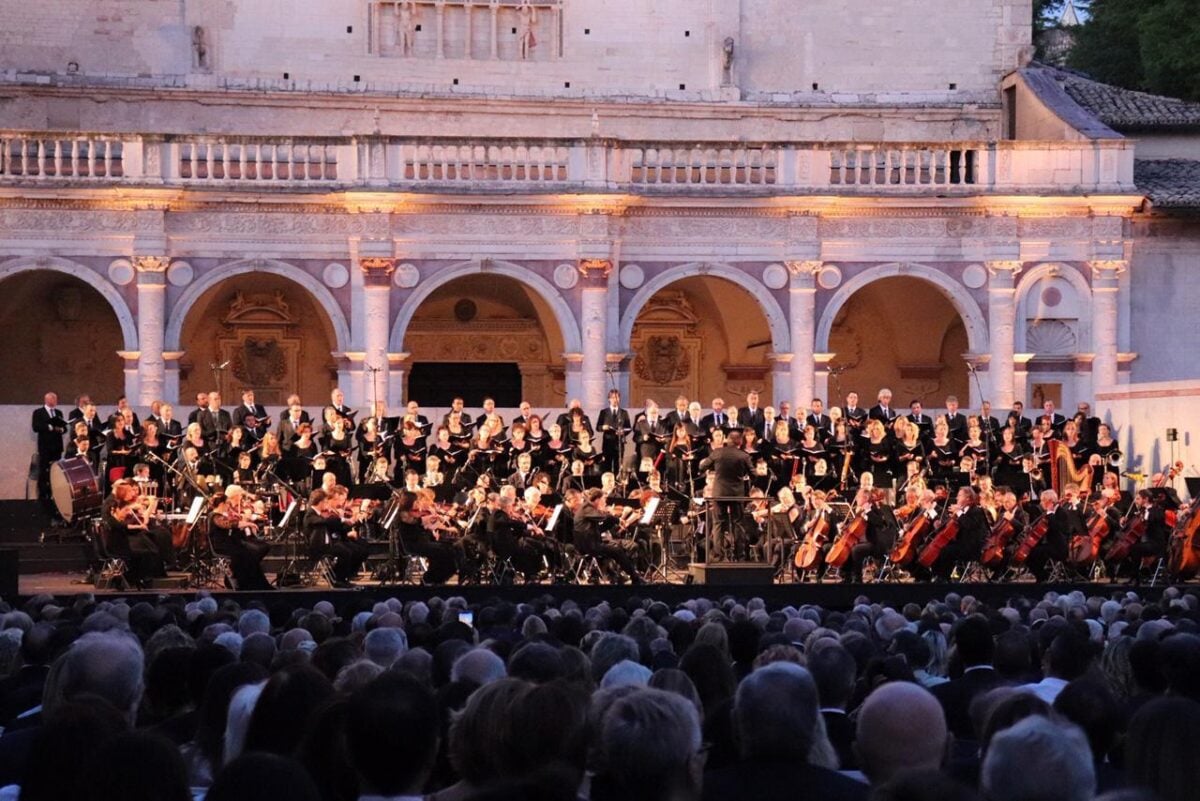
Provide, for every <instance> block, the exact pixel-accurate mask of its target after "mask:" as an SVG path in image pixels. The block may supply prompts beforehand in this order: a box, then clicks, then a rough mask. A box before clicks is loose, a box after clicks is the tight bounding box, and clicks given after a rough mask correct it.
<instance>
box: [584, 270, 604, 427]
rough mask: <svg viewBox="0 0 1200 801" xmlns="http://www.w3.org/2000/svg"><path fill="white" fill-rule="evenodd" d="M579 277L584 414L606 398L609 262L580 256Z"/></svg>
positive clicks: (593, 412)
mask: <svg viewBox="0 0 1200 801" xmlns="http://www.w3.org/2000/svg"><path fill="white" fill-rule="evenodd" d="M579 272H580V274H581V275H582V276H583V279H582V280H581V281H580V288H581V289H582V290H583V299H582V301H581V303H580V309H579V325H580V334H581V335H582V336H581V338H582V340H583V360H582V362H581V363H580V365H579V367H580V373H581V375H580V383H581V391H582V395H583V397H582V398H581V400H582V401H583V408H584V410H585V411H587V413H588V414H595V413H596V410H598V409H602V408H604V404H605V402H606V401H607V392H608V391H607V386H606V381H605V370H606V369H607V367H608V274H609V273H610V272H612V262H611V261H609V260H608V259H580V260H579Z"/></svg>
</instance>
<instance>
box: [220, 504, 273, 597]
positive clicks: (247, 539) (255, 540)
mask: <svg viewBox="0 0 1200 801" xmlns="http://www.w3.org/2000/svg"><path fill="white" fill-rule="evenodd" d="M253 500H254V499H253V497H252V496H250V495H249V493H247V492H246V490H245V489H243V488H242V487H240V486H236V485H234V486H229V487H226V488H225V496H224V497H223V498H222V499H221V500H220V502H219V503H218V504H217V506H216V508H215V509H213V513H212V516H211V517H210V519H209V540H210V542H212V547H213V550H214V551H216V552H217V553H218V554H220V555H222V556H224V557H227V558H228V559H229V566H230V569H231V571H232V572H233V587H232V589H237V590H253V591H261V590H270V589H272V587H271V585H270V583H268V582H267V577H266V575H265V574H264V573H263V569H262V562H263V559H265V558H266V556H267V554H268V553H269V552H270V550H271V545H270V543H267V542H265V541H264V540H262V539H260V538H259V537H258V533H259V528H260V526H261V525H263V524H264V523H265V521H264V520H263V519H262V518H261V517H260V516H258V515H257V514H256V512H255V510H254V506H253Z"/></svg>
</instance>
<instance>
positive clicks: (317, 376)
mask: <svg viewBox="0 0 1200 801" xmlns="http://www.w3.org/2000/svg"><path fill="white" fill-rule="evenodd" d="M335 342H336V336H335V334H334V330H333V325H332V324H331V322H330V320H329V316H328V315H327V314H326V313H325V310H324V309H323V308H322V307H321V306H320V304H318V303H316V302H315V301H314V299H313V298H312V296H311V295H309V293H308V291H307V290H306V289H305V288H304V287H303V286H301V285H300V284H298V283H296V282H294V281H291V280H290V279H287V278H284V277H282V276H279V275H273V274H270V273H261V272H253V273H245V274H242V275H236V276H233V277H230V278H227V279H225V280H223V281H221V282H220V283H218V284H216V285H214V286H212V287H210V288H209V289H207V290H206V291H205V292H204V293H203V294H202V295H201V296H200V297H199V298H198V299H197V300H196V302H195V303H194V304H192V306H191V308H190V309H189V310H188V312H187V316H186V317H185V318H184V320H183V325H182V329H181V333H180V343H181V344H182V345H183V349H184V355H183V356H182V357H181V358H180V360H179V365H180V375H179V394H180V399H181V401H182V402H183V403H184V404H187V402H188V401H189V400H190V399H191V398H192V397H193V396H194V395H195V394H196V393H197V392H204V391H206V390H210V389H212V388H213V385H214V380H215V379H214V373H213V371H212V369H211V365H213V364H222V363H225V362H228V363H229V365H228V367H227V368H226V369H225V370H223V371H221V372H220V378H219V385H218V388H219V389H220V391H221V395H222V397H223V398H224V400H225V402H226V403H227V404H230V405H232V404H236V403H237V402H238V401H239V400H240V395H241V391H242V390H243V389H244V388H247V387H249V388H252V389H253V390H254V392H255V395H256V400H257V401H258V402H259V403H263V404H266V405H268V406H279V405H282V404H283V403H285V402H286V400H287V397H288V396H289V395H291V394H292V393H298V394H299V395H300V397H301V399H302V400H303V401H304V402H305V403H306V404H309V405H313V404H322V403H325V402H327V401H326V399H327V398H328V397H329V391H330V389H331V388H332V387H333V385H334V383H335V382H336V381H337V364H336V362H335V361H334V358H333V356H332V352H333V351H334V349H335Z"/></svg>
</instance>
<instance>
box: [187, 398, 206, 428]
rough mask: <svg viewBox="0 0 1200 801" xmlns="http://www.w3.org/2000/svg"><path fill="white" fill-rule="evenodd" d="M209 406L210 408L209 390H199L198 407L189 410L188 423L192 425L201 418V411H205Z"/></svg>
mask: <svg viewBox="0 0 1200 801" xmlns="http://www.w3.org/2000/svg"><path fill="white" fill-rule="evenodd" d="M207 408H208V393H207V392H197V393H196V408H195V409H192V410H191V411H190V412H188V416H187V421H188V425H191V424H192V423H195V422H196V421H197V420H199V419H200V414H201V412H203V411H204V410H205V409H207Z"/></svg>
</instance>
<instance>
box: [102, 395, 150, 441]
mask: <svg viewBox="0 0 1200 801" xmlns="http://www.w3.org/2000/svg"><path fill="white" fill-rule="evenodd" d="M126 412H128V413H130V414H132V415H133V423H132V426H133V433H134V434H140V433H141V431H142V421H141V420H139V419H138V415H137V412H135V411H134V410H133V407H132V406H130V405H129V399H128V398H126V397H125V396H124V395H121V396H120V397H119V398H117V408H116V411H114V412H113V413H112V415H111V416H110V417H109V418H108V425H109V428H113V427H115V426H116V424H117V423H118V421H120V420H121V419H122V418H124V417H125V413H126Z"/></svg>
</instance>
